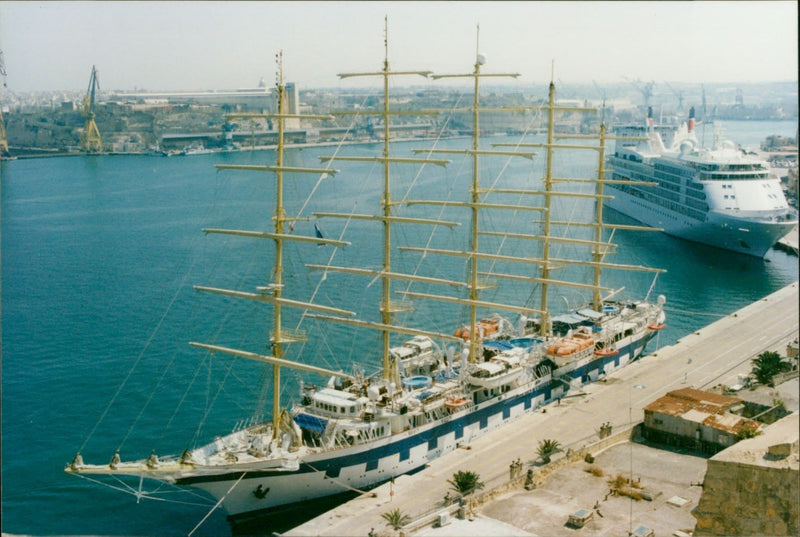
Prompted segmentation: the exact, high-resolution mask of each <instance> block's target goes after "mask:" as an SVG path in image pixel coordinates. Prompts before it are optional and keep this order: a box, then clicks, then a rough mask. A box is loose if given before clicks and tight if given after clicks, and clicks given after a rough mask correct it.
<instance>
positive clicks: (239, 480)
mask: <svg viewBox="0 0 800 537" xmlns="http://www.w3.org/2000/svg"><path fill="white" fill-rule="evenodd" d="M246 475H247V472H242V475H240V476H239V479H237V480H236V483H234V484H233V485H231V488H229V489H228V492H226V493H225V495H224V496H223V497H222V498H220V499H219V501H218V502H217V503H215V504H214V507H212V508H211V510H210V511H209V512H208V513H206V516H204V517H203V520H201V521H200V522H198V523H197V526H195V527H194V528H193V529H192V531H190V532H189V536H188V537H192V534H193V533H194V532H195V531H197V528H199V527H200V526H202V525H203V523H204V522H205V521H206V520H207V519H208V517H210V516H211V513H213V512H214V511H216V510H217V508H218V507H219V506H220V504H222V502H223V501H224V500H225V498H227V497H228V494H230V493H231V491H232V490H233V489H235V488H236V485H238V484H239V482H241V480H242V479H244V476H246Z"/></svg>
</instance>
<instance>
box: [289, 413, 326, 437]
mask: <svg viewBox="0 0 800 537" xmlns="http://www.w3.org/2000/svg"><path fill="white" fill-rule="evenodd" d="M294 422H295V423H296V424H297V425H299V426H300V428H302V429H308V430H309V431H314V432H316V433H321V432H322V431H324V430H325V427H327V425H328V420H326V419H324V418H318V417H317V416H312V415H311V414H298V415H297V416H295V417H294Z"/></svg>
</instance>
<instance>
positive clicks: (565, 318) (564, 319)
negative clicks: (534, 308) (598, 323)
mask: <svg viewBox="0 0 800 537" xmlns="http://www.w3.org/2000/svg"><path fill="white" fill-rule="evenodd" d="M553 322H554V323H564V324H568V325H573V324H581V323H585V322H586V318H585V317H581V316H579V315H575V314H574V313H566V314H564V315H559V316H558V317H553Z"/></svg>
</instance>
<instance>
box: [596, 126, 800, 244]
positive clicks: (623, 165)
mask: <svg viewBox="0 0 800 537" xmlns="http://www.w3.org/2000/svg"><path fill="white" fill-rule="evenodd" d="M693 115H694V114H693V113H691V114H690V118H689V121H688V123H686V124H683V125H681V126H680V127H678V128H677V129H664V128H663V127H661V126H659V127H655V126H653V123H652V119H651V118H648V123H647V125H637V126H626V127H622V128H619V129H617V135H619V136H623V137H626V136H630V137H636V139H630V140H624V139H623V140H618V141H617V145H616V151H615V152H614V154H613V155H611V156H610V157H609V158H608V164H609V167H610V168H611V169H612V170H613V176H612V183H611V184H608V185H607V191H606V192H607V193H608V194H609V195H611V196H613V199H607V200H605V205H606V206H608V207H610V208H612V209H614V210H616V211H619V212H621V213H623V214H626V215H628V216H630V217H631V218H634V219H636V220H638V221H639V222H642V223H644V224H647V225H649V226H652V227H657V228H661V229H663V230H664V232H665V233H667V234H668V235H672V236H675V237H679V238H682V239H686V240H690V241H693V242H699V243H703V244H708V245H710V246H715V247H717V248H723V249H726V250H733V251H735V252H740V253H743V254H748V255H752V256H756V257H763V256H764V254H766V252H767V251H768V250H769V249H770V248H771V247H772V246H773V245H774V244H775V243H776V242H777V241H778V240H779V239H780V238H781V237H783V236H784V235H786V234H787V233H788V232H789V231H790V230H791V229H792V228H793V227H794V226H796V225H797V212H796V211H795V210H794V209H792V208H791V207H790V206H789V205H788V203H787V202H786V197H785V196H784V194H783V190H782V189H781V185H780V180H779V179H778V178H777V177H775V176H773V175H771V174H770V171H769V168H768V166H767V163H766V162H764V161H763V160H760V159H757V158H755V157H753V156H751V155H748V154H745V153H744V151H742V150H741V149H738V148H737V147H736V146H735V145H734V143H733V142H731V141H728V140H725V141H717V142H716V143H715V147H714V148H713V149H706V148H702V147H700V144H699V143H698V140H697V137H696V136H695V133H694V118H693V117H692V116H693ZM670 137H671V140H669V138H670ZM665 138H666V139H667V140H666V141H665ZM643 183H648V184H643Z"/></svg>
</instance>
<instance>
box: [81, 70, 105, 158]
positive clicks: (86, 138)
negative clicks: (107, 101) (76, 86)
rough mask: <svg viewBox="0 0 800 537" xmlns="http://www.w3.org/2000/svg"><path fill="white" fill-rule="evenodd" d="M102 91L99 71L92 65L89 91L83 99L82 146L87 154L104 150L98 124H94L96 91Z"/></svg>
mask: <svg viewBox="0 0 800 537" xmlns="http://www.w3.org/2000/svg"><path fill="white" fill-rule="evenodd" d="M99 89H100V82H99V81H98V79H97V69H96V68H95V66H94V65H92V74H91V76H90V77H89V89H88V90H87V91H86V97H84V99H83V115H84V117H85V118H86V124H85V126H84V129H83V139H82V140H81V146H82V147H83V149H84V150H85V151H86V152H87V153H99V152H101V151H102V150H103V141H102V140H101V139H100V131H99V130H98V129H97V123H95V122H94V98H95V91H96V90H99Z"/></svg>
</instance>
